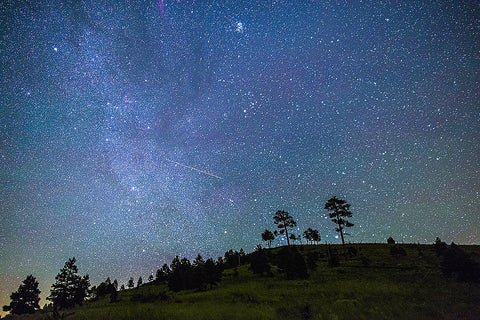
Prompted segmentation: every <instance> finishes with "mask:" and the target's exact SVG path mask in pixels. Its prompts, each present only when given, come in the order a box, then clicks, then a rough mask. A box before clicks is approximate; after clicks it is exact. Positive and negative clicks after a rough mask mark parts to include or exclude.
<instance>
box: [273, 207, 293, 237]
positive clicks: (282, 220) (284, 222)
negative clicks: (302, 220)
mask: <svg viewBox="0 0 480 320" xmlns="http://www.w3.org/2000/svg"><path fill="white" fill-rule="evenodd" d="M273 223H275V224H276V225H277V228H278V229H280V230H279V232H280V234H284V233H285V236H286V238H287V245H289V246H290V239H289V236H288V228H293V227H295V226H296V225H297V223H296V222H295V220H293V218H292V216H290V214H289V213H288V212H286V211H283V210H278V211H277V212H276V213H275V216H274V217H273Z"/></svg>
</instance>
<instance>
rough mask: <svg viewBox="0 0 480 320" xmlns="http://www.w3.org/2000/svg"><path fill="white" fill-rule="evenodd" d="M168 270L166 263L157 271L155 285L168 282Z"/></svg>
mask: <svg viewBox="0 0 480 320" xmlns="http://www.w3.org/2000/svg"><path fill="white" fill-rule="evenodd" d="M170 272H171V270H170V268H169V267H168V265H167V264H166V263H164V264H163V266H162V268H160V269H158V270H157V273H156V274H155V281H156V282H157V283H164V282H165V281H167V280H168V276H169V275H170Z"/></svg>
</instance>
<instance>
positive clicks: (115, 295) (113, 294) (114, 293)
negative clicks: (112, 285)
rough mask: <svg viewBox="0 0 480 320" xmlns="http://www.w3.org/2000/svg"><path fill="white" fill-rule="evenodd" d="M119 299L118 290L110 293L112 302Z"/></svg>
mask: <svg viewBox="0 0 480 320" xmlns="http://www.w3.org/2000/svg"><path fill="white" fill-rule="evenodd" d="M117 301H118V292H117V290H114V291H112V293H110V303H114V302H117Z"/></svg>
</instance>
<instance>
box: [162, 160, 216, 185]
mask: <svg viewBox="0 0 480 320" xmlns="http://www.w3.org/2000/svg"><path fill="white" fill-rule="evenodd" d="M165 160H167V161H168V162H171V163H175V164H178V165H179V166H182V167H185V168H188V169H190V170H194V171H197V172H200V173H204V174H206V175H209V176H211V177H214V178H217V179H220V180H223V178H222V177H219V176H217V175H214V174H213V173H210V172H207V171H203V170H200V169H197V168H194V167H191V166H187V165H186V164H183V163H180V162H177V161H173V160H170V159H165Z"/></svg>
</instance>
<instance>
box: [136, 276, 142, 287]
mask: <svg viewBox="0 0 480 320" xmlns="http://www.w3.org/2000/svg"><path fill="white" fill-rule="evenodd" d="M142 284H143V279H142V277H139V278H138V281H137V287H141V286H142Z"/></svg>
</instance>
